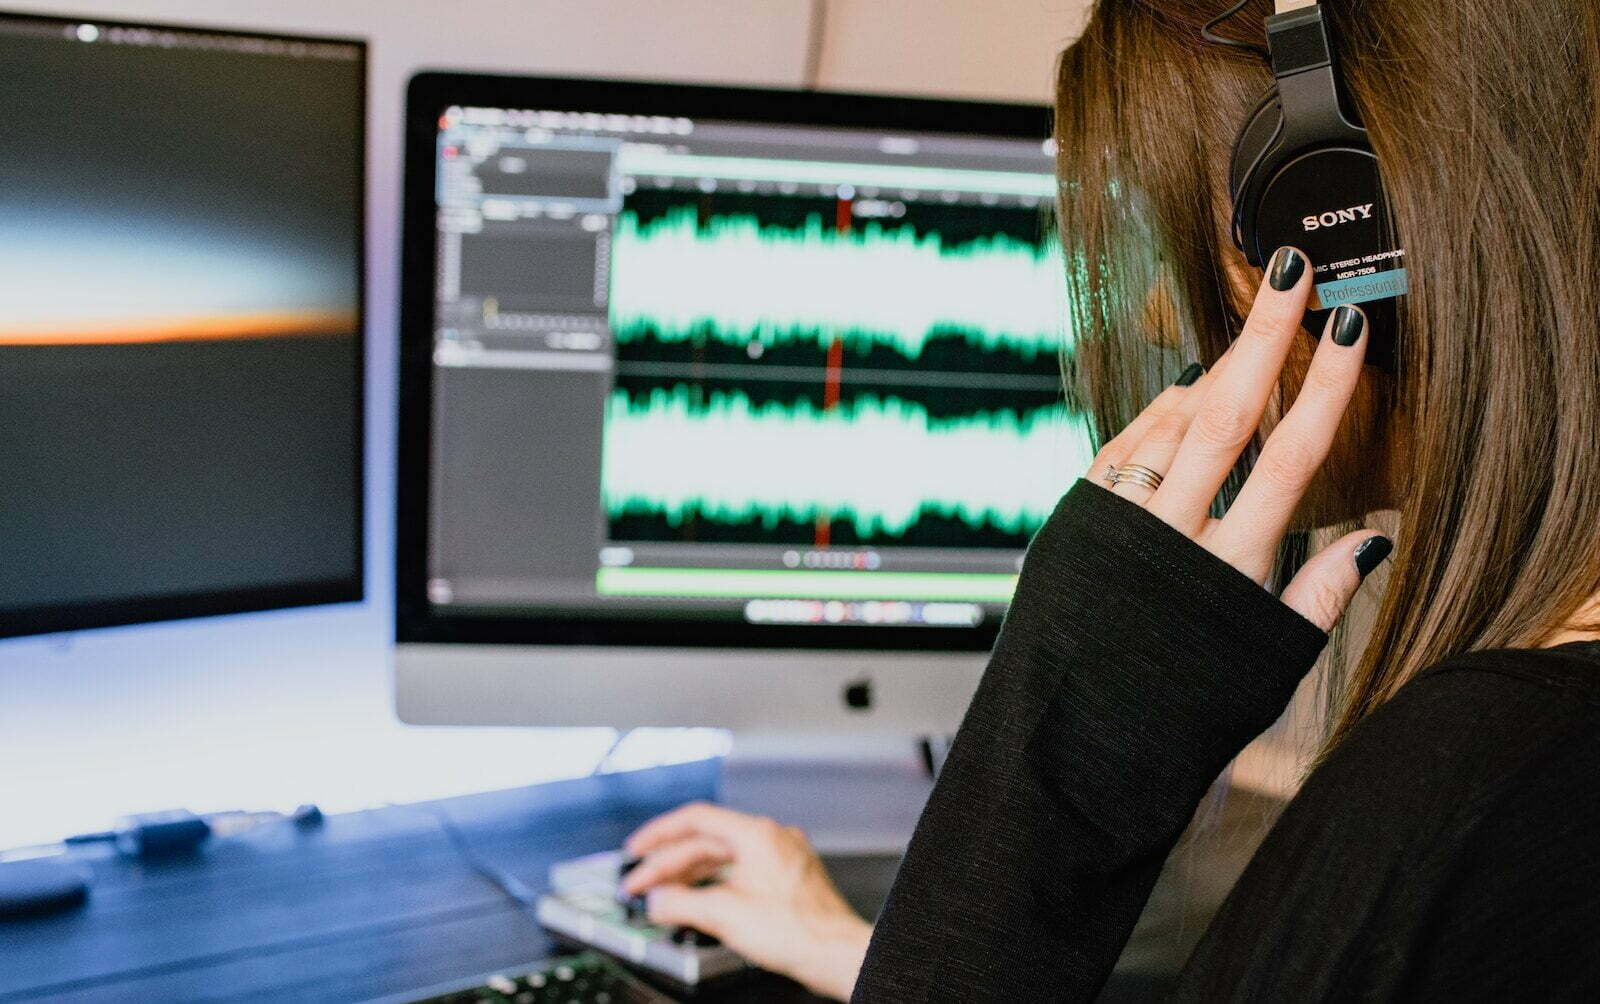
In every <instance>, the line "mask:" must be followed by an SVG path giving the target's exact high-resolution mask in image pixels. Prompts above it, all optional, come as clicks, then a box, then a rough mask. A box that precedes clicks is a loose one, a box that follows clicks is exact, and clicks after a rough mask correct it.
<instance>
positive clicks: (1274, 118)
mask: <svg viewBox="0 0 1600 1004" xmlns="http://www.w3.org/2000/svg"><path fill="white" fill-rule="evenodd" d="M1282 130H1283V108H1282V106H1280V105H1279V104H1278V88H1277V87H1276V86H1274V87H1268V88H1267V92H1266V93H1265V94H1263V95H1261V100H1259V101H1257V102H1256V104H1255V107H1254V108H1252V109H1250V114H1248V115H1246V116H1245V117H1244V124H1243V125H1242V126H1240V127H1239V132H1238V133H1237V134H1236V135H1235V136H1234V137H1233V155H1232V157H1231V158H1230V159H1229V162H1228V195H1229V196H1230V197H1232V198H1235V199H1237V198H1238V197H1239V193H1240V192H1241V191H1243V190H1244V187H1245V183H1246V182H1247V181H1248V180H1249V175H1250V174H1251V168H1252V167H1253V166H1259V164H1260V162H1261V158H1262V155H1263V154H1264V153H1266V150H1267V147H1268V146H1269V145H1270V144H1271V143H1272V141H1273V140H1274V139H1275V138H1277V135H1278V133H1279V132H1281V131H1282Z"/></svg>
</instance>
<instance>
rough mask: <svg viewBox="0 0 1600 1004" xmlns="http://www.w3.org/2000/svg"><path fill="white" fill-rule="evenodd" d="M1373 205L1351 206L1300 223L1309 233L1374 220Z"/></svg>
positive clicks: (1311, 217) (1307, 218)
mask: <svg viewBox="0 0 1600 1004" xmlns="http://www.w3.org/2000/svg"><path fill="white" fill-rule="evenodd" d="M1372 206H1373V203H1371V202H1369V203H1367V204H1366V205H1364V206H1351V207H1350V208H1349V209H1341V210H1339V211H1338V212H1336V213H1323V214H1322V215H1321V216H1307V217H1306V218H1305V219H1303V220H1301V221H1300V224H1301V226H1303V227H1305V228H1306V230H1307V231H1312V230H1321V229H1322V228H1323V227H1336V226H1338V225H1339V224H1341V223H1354V222H1355V221H1356V220H1370V219H1372Z"/></svg>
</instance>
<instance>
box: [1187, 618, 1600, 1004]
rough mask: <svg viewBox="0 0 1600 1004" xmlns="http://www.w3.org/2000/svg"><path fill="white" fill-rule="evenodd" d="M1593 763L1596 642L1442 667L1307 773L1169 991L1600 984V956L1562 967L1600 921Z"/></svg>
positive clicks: (1514, 992)
mask: <svg viewBox="0 0 1600 1004" xmlns="http://www.w3.org/2000/svg"><path fill="white" fill-rule="evenodd" d="M1596 776H1600V645H1595V646H1590V647H1589V648H1588V649H1586V650H1585V649H1583V648H1581V647H1578V646H1569V647H1565V648H1558V649H1549V650H1544V651H1518V652H1511V651H1505V652H1482V653H1475V654H1473V655H1470V656H1462V657H1461V658H1459V659H1451V660H1449V661H1447V662H1445V663H1441V664H1440V665H1439V666H1437V667H1435V668H1434V669H1432V670H1429V671H1428V672H1426V673H1424V674H1423V675H1421V676H1419V677H1418V678H1417V679H1415V680H1413V681H1412V682H1411V683H1409V684H1407V685H1406V686H1405V687H1403V688H1401V690H1400V692H1399V693H1398V694H1396V695H1395V697H1394V698H1393V699H1392V700H1391V701H1389V702H1388V703H1387V704H1385V705H1384V706H1383V707H1382V708H1380V709H1379V710H1378V711H1376V712H1374V713H1373V714H1372V715H1371V716H1369V717H1368V718H1366V719H1365V720H1364V721H1362V722H1361V724H1360V725H1358V726H1357V727H1356V728H1354V729H1352V730H1351V732H1350V734H1349V736H1348V737H1347V738H1346V739H1345V741H1344V742H1343V743H1341V744H1340V745H1339V747H1338V748H1337V749H1335V750H1334V751H1333V752H1332V753H1331V754H1330V755H1329V756H1328V758H1327V759H1326V760H1325V761H1324V762H1323V764H1322V765H1321V766H1320V767H1318V768H1317V770H1315V771H1314V772H1312V774H1311V776H1310V777H1308V778H1307V779H1306V783H1305V785H1304V786H1303V787H1302V788H1301V791H1300V793H1299V795H1297V796H1296V797H1295V798H1294V799H1293V800H1292V801H1291V803H1290V804H1289V806H1288V807H1287V808H1286V809H1285V810H1284V812H1283V814H1282V815H1281V816H1280V817H1279V819H1278V822H1277V824H1276V825H1275V826H1274V827H1273V828H1272V831H1271V832H1270V833H1269V834H1268V836H1267V839H1266V840H1265V841H1264V842H1263V844H1262V845H1261V848H1260V850H1259V851H1258V852H1257V854H1256V855H1255V857H1254V858H1253V859H1252V861H1251V862H1250V865H1249V867H1248V868H1247V869H1246V871H1245V874H1244V876H1243V877H1242V878H1241V879H1240V881H1239V883H1238V885H1236V886H1235V888H1234V890H1233V893H1232V894H1231V895H1230V896H1229V898H1228V901H1227V902H1226V903H1225V904H1224V906H1223V908H1222V911H1221V912H1220V913H1219V914H1218V916H1217V919H1216V921H1215V922H1214V923H1213V924H1212V927H1211V929H1210V930H1209V931H1208V932H1207V934H1206V937H1205V939H1204V940H1203V941H1202V944H1201V947H1200V949H1198V950H1197V951H1196V953H1195V956H1194V957H1193V958H1192V959H1191V961H1190V966H1189V970H1188V971H1187V972H1186V974H1185V980H1184V988H1185V993H1180V994H1179V995H1178V996H1179V997H1180V998H1185V999H1196V1000H1201V999H1207V1000H1209V999H1216V997H1218V996H1223V995H1230V994H1231V995H1233V996H1251V997H1254V998H1257V999H1269V998H1273V999H1284V998H1288V997H1294V998H1297V999H1333V998H1344V997H1349V996H1356V995H1357V994H1355V993H1354V992H1352V990H1351V988H1353V987H1359V988H1362V992H1363V993H1367V994H1370V995H1371V996H1373V997H1381V998H1385V999H1405V998H1420V997H1427V998H1430V999H1454V998H1456V997H1469V998H1472V999H1497V996H1500V997H1503V996H1521V997H1526V996H1528V992H1529V988H1530V987H1539V986H1542V985H1543V983H1542V982H1541V981H1548V980H1551V979H1554V978H1557V977H1559V978H1560V979H1562V980H1569V981H1570V980H1576V981H1577V982H1578V983H1579V984H1582V985H1583V986H1584V987H1585V989H1586V990H1592V989H1593V988H1594V987H1596V986H1600V956H1596V957H1595V958H1596V961H1595V962H1594V963H1593V964H1589V963H1585V964H1584V966H1581V967H1576V968H1575V967H1574V965H1573V962H1572V960H1573V959H1576V958H1585V959H1586V958H1588V956H1589V955H1593V954H1594V953H1592V951H1590V949H1591V945H1590V941H1591V933H1590V932H1592V931H1593V930H1595V925H1596V924H1600V895H1597V894H1596V893H1597V891H1600V855H1597V854H1595V853H1594V848H1595V847H1596V846H1600V785H1596V784H1594V783H1593V779H1594V778H1595V777H1596ZM1240 945H1244V946H1247V947H1246V948H1244V949H1241V948H1240ZM1586 953H1587V954H1586ZM1263 960H1270V962H1269V961H1263ZM1580 969H1581V970H1582V971H1581V972H1579V971H1578V970H1580ZM1546 989H1550V988H1548V987H1547V988H1546ZM1533 996H1540V997H1549V996H1561V993H1560V992H1553V993H1549V994H1541V993H1534V994H1533Z"/></svg>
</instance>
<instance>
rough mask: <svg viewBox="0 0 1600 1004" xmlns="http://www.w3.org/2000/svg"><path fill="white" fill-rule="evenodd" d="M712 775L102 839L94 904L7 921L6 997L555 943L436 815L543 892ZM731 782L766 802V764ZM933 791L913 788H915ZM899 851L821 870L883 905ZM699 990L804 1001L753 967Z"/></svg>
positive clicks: (266, 982) (251, 976)
mask: <svg viewBox="0 0 1600 1004" xmlns="http://www.w3.org/2000/svg"><path fill="white" fill-rule="evenodd" d="M719 777H720V768H719V765H718V763H717V762H714V761H713V762H702V763H693V764H684V765H679V766H673V767H661V768H655V769H652V770H646V771H635V772H630V773H621V774H609V775H604V776H601V777H595V778H586V779H582V780H577V781H564V782H558V783H555V784H545V785H537V786H533V787H529V788H520V789H514V790H511V791H503V792H492V793H489V794H483V795H472V796H466V797H462V798H453V799H445V800H442V801H439V802H433V803H429V804H428V805H426V806H423V807H408V806H395V807H391V808H385V809H375V810H371V811H367V812H358V813H352V814H349V815H341V816H331V817H329V818H328V820H327V821H326V823H325V824H324V825H323V826H322V827H321V828H319V829H312V830H307V831H299V830H296V829H295V828H294V827H293V826H291V825H289V824H276V823H275V824H269V825H266V826H262V827H259V828H257V829H255V830H251V831H249V832H246V833H243V834H240V835H238V836H235V837H230V838H227V839H222V840H215V841H213V842H212V843H211V844H210V845H209V846H208V847H206V848H205V849H204V850H203V851H202V852H201V853H200V854H198V855H196V856H195V857H193V858H189V859H185V860H180V861H173V862H165V863H159V864H139V863H136V862H128V861H124V860H121V859H119V858H116V857H114V856H111V855H109V854H107V853H105V852H99V855H98V856H95V857H91V858H89V859H88V860H89V865H90V867H91V868H92V870H93V872H94V880H93V891H92V892H91V895H90V900H89V905H88V906H87V907H86V908H84V909H82V910H78V911H75V912H70V913H66V914H61V915H58V916H55V917H50V918H46V919H43V920H38V921H29V922H20V923H18V922H13V923H0V1001H5V1002H9V1001H35V1000H40V999H49V1000H61V1001H72V1002H91V1001H93V1002H109V1001H116V1002H126V1001H162V1002H166V1001H186V1000H229V1001H258V1000H259V1001H267V1000H270V1001H354V1000H361V999H363V998H367V997H373V996H379V995H383V994H394V993H404V992H406V991H408V990H411V989H415V988H421V987H427V986H430V985H433V984H436V983H439V982H441V981H444V980H450V979H455V978H458V977H468V976H472V975H474V974H478V973H484V972H489V971H492V970H495V969H499V968H502V967H509V966H514V965H517V964H520V963H525V962H530V961H533V960H535V959H538V958H540V957H541V956H545V955H549V954H552V953H553V952H555V951H556V949H555V947H554V946H553V945H552V944H551V942H550V940H549V939H548V938H547V937H546V935H545V934H544V933H543V932H542V931H541V930H540V929H539V927H538V926H537V925H536V924H535V923H534V922H533V920H532V919H531V918H529V917H528V916H527V914H525V913H524V912H522V911H521V910H519V909H518V908H516V907H515V906H514V905H513V904H511V903H510V902H509V901H508V900H507V899H506V898H505V897H504V896H503V895H502V894H501V893H500V891H499V890H497V889H496V888H494V887H493V886H492V885H491V884H489V883H488V882H486V881H485V880H484V879H482V878H481V877H479V876H478V875H477V874H476V873H475V872H474V871H472V869H471V867H470V866H469V865H468V864H467V863H466V862H465V861H464V860H463V859H462V857H461V855H460V854H459V853H458V852H457V851H456V849H455V848H454V847H452V845H451V844H450V842H449V840H448V838H447V837H446V836H445V835H444V833H443V831H442V830H441V829H440V828H439V825H438V823H437V821H436V819H435V818H434V817H433V816H432V815H430V813H431V812H440V811H442V812H446V813H448V814H449V816H450V818H451V819H453V820H454V821H455V822H456V823H457V825H458V827H459V828H460V830H461V831H462V833H463V835H464V836H465V837H466V838H467V840H468V841H469V842H470V843H471V845H472V848H473V849H474V851H475V852H476V853H477V854H478V855H479V856H480V857H482V858H484V859H486V860H488V861H491V862H493V863H494V864H496V865H497V866H499V867H503V868H505V869H506V870H508V871H510V872H511V873H512V874H514V875H516V876H517V877H519V878H521V879H522V880H524V881H526V882H527V883H528V884H529V885H530V886H531V887H534V888H539V889H542V888H543V887H544V885H545V878H544V877H545V873H546V870H547V869H548V867H549V865H550V864H551V862H553V861H557V860H561V859H563V858H570V857H575V856H577V855H580V854H587V853H590V852H592V851H597V850H603V849H608V848H613V847H616V846H618V845H619V844H620V843H621V842H622V839H623V837H624V836H626V835H627V834H628V833H629V832H630V831H631V830H632V829H633V828H634V827H635V826H637V825H638V824H639V823H641V822H643V821H644V820H646V819H648V818H649V817H651V816H653V815H655V814H657V813H659V812H663V811H665V810H667V809H669V808H672V807H673V806H675V805H677V804H679V803H681V802H683V801H685V800H688V799H695V798H713V797H715V796H716V794H717V793H718V789H719ZM737 787H738V789H739V790H740V791H741V792H742V793H744V794H745V795H746V796H748V797H749V798H750V799H751V800H752V801H755V802H760V801H761V798H760V796H761V793H762V792H763V791H764V790H765V788H764V784H763V781H762V777H761V772H760V770H757V771H755V772H754V774H751V773H749V772H746V773H744V774H743V775H741V778H740V780H739V782H738V785H737ZM925 791H926V782H925V781H924V782H922V784H921V785H913V786H912V788H911V792H910V795H909V796H908V799H909V801H910V802H913V803H915V802H916V801H917V798H919V797H921V795H924V794H925ZM735 804H743V803H742V802H736V803H735ZM790 804H793V803H790ZM752 807H756V808H760V806H759V805H755V806H752ZM895 863H896V862H895V859H894V858H893V857H892V856H888V855H883V854H878V855H869V856H852V857H850V858H848V859H845V860H843V861H839V862H830V869H831V870H833V871H834V872H835V874H836V877H837V879H838V880H839V881H840V884H841V886H842V887H843V889H844V891H845V893H846V895H847V897H848V898H849V899H851V901H852V902H853V903H854V904H856V905H857V907H858V909H864V910H866V911H868V912H869V913H875V912H876V910H877V907H878V905H879V904H881V902H882V898H883V896H884V895H885V894H886V892H887V889H888V883H889V881H890V880H891V879H892V876H893V869H894V867H895ZM697 999H698V1000H704V1001H707V1002H708V1004H721V1002H723V1001H732V1000H762V1001H782V1000H811V999H812V998H810V997H809V995H806V994H804V993H803V992H802V991H800V990H799V988H798V987H795V986H794V985H793V984H790V983H787V982H785V981H780V980H778V979H777V978H775V977H762V978H761V979H760V981H758V982H754V983H748V984H743V985H740V986H737V987H732V988H729V989H728V990H727V991H725V992H723V993H720V994H716V995H703V996H702V997H700V998H697Z"/></svg>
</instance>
